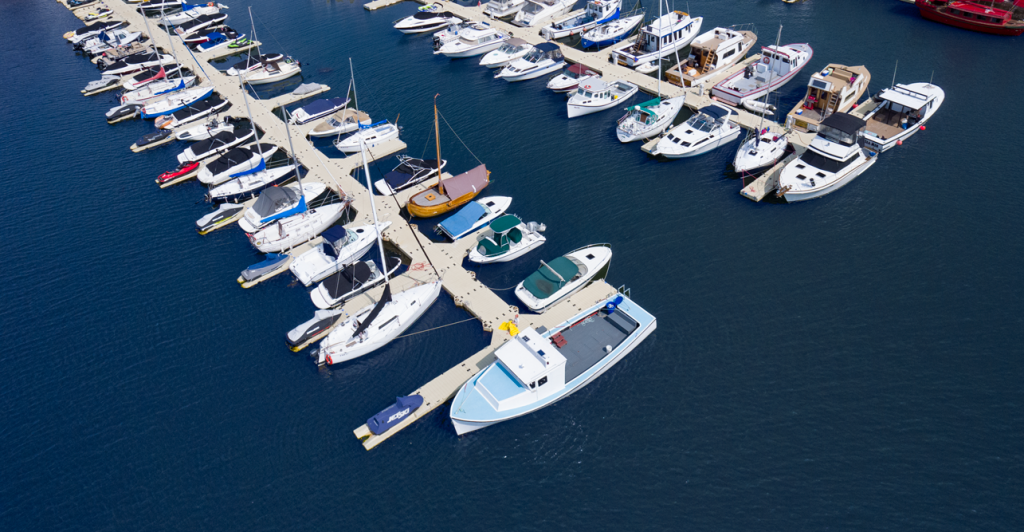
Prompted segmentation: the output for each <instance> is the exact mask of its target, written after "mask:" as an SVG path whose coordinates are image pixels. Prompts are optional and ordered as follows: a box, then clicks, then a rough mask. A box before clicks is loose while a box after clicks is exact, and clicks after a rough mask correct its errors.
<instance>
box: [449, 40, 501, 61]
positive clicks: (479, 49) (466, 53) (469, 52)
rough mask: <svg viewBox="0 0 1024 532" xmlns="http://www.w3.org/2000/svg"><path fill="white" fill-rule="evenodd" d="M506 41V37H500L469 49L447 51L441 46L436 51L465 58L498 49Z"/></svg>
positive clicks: (452, 56) (455, 57) (451, 56)
mask: <svg viewBox="0 0 1024 532" xmlns="http://www.w3.org/2000/svg"><path fill="white" fill-rule="evenodd" d="M505 41H506V39H500V40H495V41H493V42H489V43H486V44H482V45H480V46H476V47H473V48H469V49H465V50H455V51H446V50H445V49H444V47H441V49H440V50H438V51H437V52H436V53H439V54H441V55H445V56H448V57H449V58H450V59H463V58H466V57H476V56H478V55H483V54H486V53H488V52H491V51H493V50H497V49H498V48H499V47H500V46H501V45H502V44H505ZM454 42H458V41H454Z"/></svg>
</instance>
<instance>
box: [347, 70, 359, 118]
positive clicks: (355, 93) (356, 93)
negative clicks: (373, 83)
mask: <svg viewBox="0 0 1024 532" xmlns="http://www.w3.org/2000/svg"><path fill="white" fill-rule="evenodd" d="M348 74H349V77H350V78H351V79H352V96H354V97H355V100H356V101H355V102H354V103H355V105H354V107H355V108H356V111H358V110H359V91H357V90H356V71H355V69H353V68H352V58H351V57H349V58H348ZM356 122H357V123H358V122H359V119H358V118H357V119H356Z"/></svg>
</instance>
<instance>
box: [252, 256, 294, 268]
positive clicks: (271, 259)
mask: <svg viewBox="0 0 1024 532" xmlns="http://www.w3.org/2000/svg"><path fill="white" fill-rule="evenodd" d="M287 258H288V255H287V254H286V253H267V255H266V258H265V259H264V260H263V262H257V263H256V264H253V265H252V266H249V267H248V268H246V269H247V270H260V269H263V268H266V267H268V266H273V265H275V264H277V263H279V262H281V261H283V260H284V259H287Z"/></svg>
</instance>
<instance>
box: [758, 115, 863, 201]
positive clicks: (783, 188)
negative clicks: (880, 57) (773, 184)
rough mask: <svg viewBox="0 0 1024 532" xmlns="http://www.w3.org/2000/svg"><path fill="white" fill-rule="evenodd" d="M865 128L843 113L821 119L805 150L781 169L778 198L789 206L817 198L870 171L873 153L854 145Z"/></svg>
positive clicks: (853, 117) (860, 121) (861, 122)
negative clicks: (781, 198) (816, 131)
mask: <svg viewBox="0 0 1024 532" xmlns="http://www.w3.org/2000/svg"><path fill="white" fill-rule="evenodd" d="M866 125H867V122H865V121H864V120H861V119H860V118H857V117H855V116H853V115H850V114H847V113H833V114H832V115H831V116H829V117H828V118H826V119H825V120H823V121H822V122H821V124H820V125H819V126H818V134H817V136H815V137H814V140H812V141H811V145H810V146H808V147H807V151H805V152H804V153H803V155H801V156H800V158H799V159H795V160H793V161H792V162H790V163H789V164H787V165H786V167H785V168H783V169H782V174H781V175H780V176H779V191H778V195H779V196H782V197H783V198H785V199H786V201H787V202H789V203H794V202H797V201H805V200H809V199H814V198H819V197H821V196H824V195H825V194H830V193H832V192H835V191H836V190H839V189H840V188H842V187H844V186H846V184H847V183H849V182H850V181H853V179H854V178H855V177H857V176H859V175H860V174H862V173H863V172H864V171H865V170H867V169H868V168H871V165H873V164H875V161H877V160H878V156H877V154H876V153H874V152H869V151H868V150H867V149H865V148H862V147H861V146H860V145H859V144H858V140H859V137H860V136H861V134H862V131H863V130H864V127H865V126H866Z"/></svg>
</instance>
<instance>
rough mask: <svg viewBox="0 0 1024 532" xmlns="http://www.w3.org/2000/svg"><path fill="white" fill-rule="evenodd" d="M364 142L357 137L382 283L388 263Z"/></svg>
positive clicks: (386, 277)
mask: <svg viewBox="0 0 1024 532" xmlns="http://www.w3.org/2000/svg"><path fill="white" fill-rule="evenodd" d="M366 151H367V147H366V143H365V142H364V141H363V138H362V137H359V154H360V155H362V157H363V173H364V174H366V187H367V189H369V191H370V194H369V196H370V214H372V215H373V232H374V234H376V235H377V248H378V249H380V271H381V273H383V274H384V284H385V285H387V284H388V263H387V259H386V258H385V257H384V242H382V241H381V238H380V225H379V224H378V223H377V205H376V204H375V203H374V201H373V183H371V182H370V165H369V164H368V163H367V162H366Z"/></svg>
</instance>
